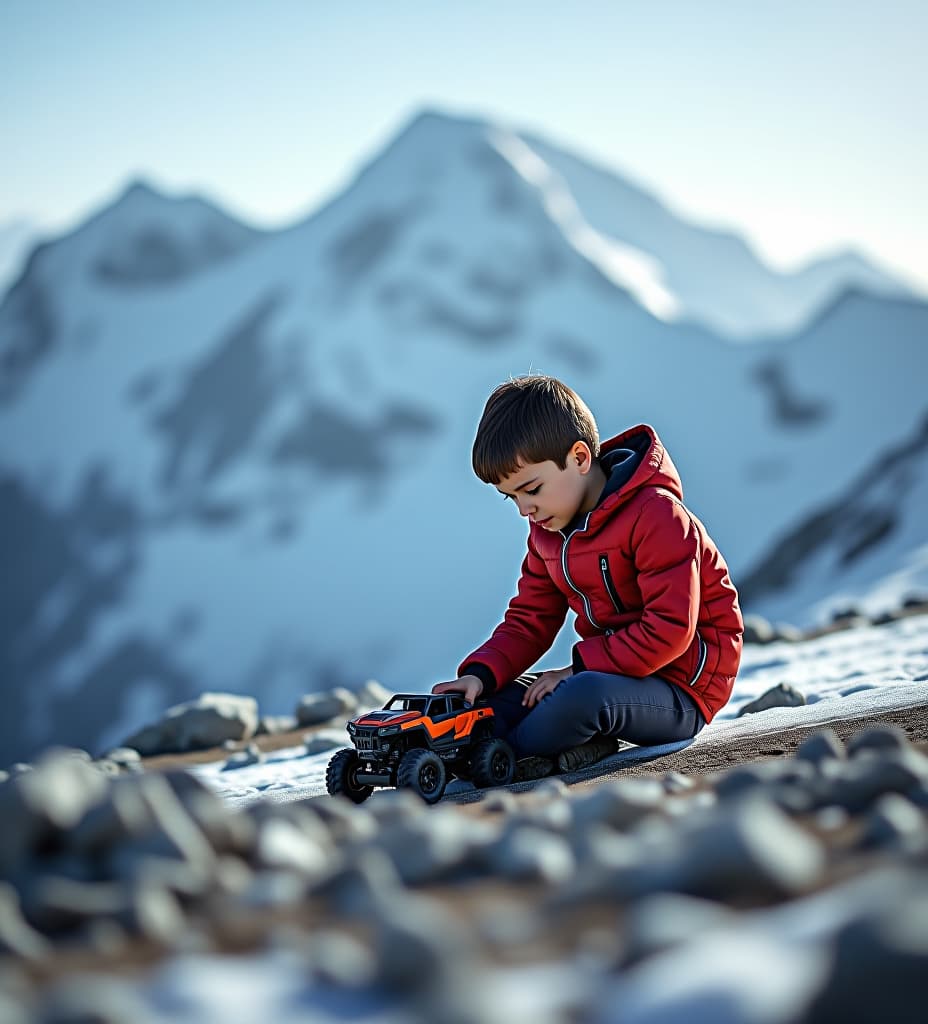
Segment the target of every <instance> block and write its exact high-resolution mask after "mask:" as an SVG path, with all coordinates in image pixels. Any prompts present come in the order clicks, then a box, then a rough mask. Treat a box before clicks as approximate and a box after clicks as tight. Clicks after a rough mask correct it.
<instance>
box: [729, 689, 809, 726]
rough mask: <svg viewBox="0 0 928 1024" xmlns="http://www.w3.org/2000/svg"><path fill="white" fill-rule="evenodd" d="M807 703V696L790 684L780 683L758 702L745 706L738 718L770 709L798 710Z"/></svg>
mask: <svg viewBox="0 0 928 1024" xmlns="http://www.w3.org/2000/svg"><path fill="white" fill-rule="evenodd" d="M805 703H806V698H805V694H803V693H800V692H799V690H797V689H796V687H795V686H790V684H789V683H780V684H779V685H777V686H771V687H770V689H769V690H767V691H766V692H765V693H762V694H761V695H760V696H759V697H758V698H757V699H756V700H752V701H750V702H749V703H748V704H745V705H744V707H743V708H742V709H741V710H740V711H739V712H738V717H739V718H741V717H742V716H744V715H753V714H755V713H756V712H758V711H766V710H767V709H768V708H798V707H801V706H802V705H803V704H805Z"/></svg>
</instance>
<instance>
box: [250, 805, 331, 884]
mask: <svg viewBox="0 0 928 1024" xmlns="http://www.w3.org/2000/svg"><path fill="white" fill-rule="evenodd" d="M323 835H324V837H325V841H323V842H319V841H318V838H319V837H318V836H317V837H313V836H310V835H308V834H307V832H306V831H305V830H303V829H301V828H300V827H299V825H298V824H297V823H295V822H293V821H287V820H286V818H283V817H275V818H270V819H268V820H266V821H263V822H262V823H261V824H260V825H259V827H258V837H257V842H256V845H255V852H254V863H255V866H256V867H258V868H259V869H261V868H270V869H273V870H281V869H283V870H287V871H292V872H297V873H299V874H300V875H302V876H304V877H305V878H313V879H315V878H321V877H322V876H323V874H325V872H326V870H327V868H328V866H329V864H330V863H331V859H332V849H331V846H330V845H329V843H328V842H327V840H328V834H327V833H325V832H323Z"/></svg>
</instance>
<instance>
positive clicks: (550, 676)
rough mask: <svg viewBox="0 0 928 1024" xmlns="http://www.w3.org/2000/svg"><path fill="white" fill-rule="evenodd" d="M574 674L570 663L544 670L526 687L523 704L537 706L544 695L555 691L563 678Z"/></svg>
mask: <svg viewBox="0 0 928 1024" xmlns="http://www.w3.org/2000/svg"><path fill="white" fill-rule="evenodd" d="M573 674H574V670H573V668H572V667H571V666H570V665H568V666H567V668H553V669H551V670H550V671H549V672H542V673H541V674H540V675H539V676H538V678H537V679H536V680H535V681H534V682H533V683H530V684H529V685H528V687H526V690H525V696H524V697H523V698H522V703H523V705H524V706H525V707H527V708H533V707H535V705H536V704H537V703H538V702H539V701H540V700H541V699H542V698H543V697H547V696H548V694H549V693H553V692H554V690H555V689H556V688H557V685H558V683H560V681H561V680H562V679H566V678H567V677H568V676H572V675H573Z"/></svg>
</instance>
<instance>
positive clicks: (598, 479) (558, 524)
mask: <svg viewBox="0 0 928 1024" xmlns="http://www.w3.org/2000/svg"><path fill="white" fill-rule="evenodd" d="M605 482H606V476H605V473H604V472H603V470H602V468H601V467H600V465H599V463H598V462H596V461H595V460H594V459H593V457H592V454H591V452H590V449H589V446H588V445H587V444H586V443H585V442H583V441H578V442H577V443H576V444H575V445H574V446H573V448H571V450H570V453H569V454H568V456H567V465H566V466H565V467H564V469H561V467H560V466H558V464H557V463H556V462H553V461H551V460H548V461H547V462H528V463H524V464H520V466H519V468H518V469H516V471H515V472H514V473H510V474H509V475H508V476H506V477H503V479H502V480H500V482H499V483H498V484H497V485H496V489H497V490H498V491H499V492H500V494H503V495H505V496H506V497H507V498H511V499H512V500H513V501H514V502H515V503H516V507H517V508H518V510H519V515H522V516H526V518H528V519H530V520H531V521H532V522H533V523H537V524H538V525H539V526H541V527H542V528H543V529H545V530H563V529H564V527H565V526H567V524H568V523H569V522H570V521H571V520H572V519H573V518H574V516H576V515H577V514H578V513H581V512H584V513H585V512H589V511H590V509H592V508H593V507H594V506H595V505H596V501H597V499H598V498H599V495H600V494H601V493H602V489H603V485H604V484H605Z"/></svg>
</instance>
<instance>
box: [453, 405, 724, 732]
mask: <svg viewBox="0 0 928 1024" xmlns="http://www.w3.org/2000/svg"><path fill="white" fill-rule="evenodd" d="M618 449H630V450H631V452H630V453H626V454H627V456H628V457H627V458H625V460H624V463H623V466H625V467H628V468H626V469H625V470H624V471H625V472H626V473H628V474H630V475H628V478H627V479H624V480H623V481H622V482H621V483H620V484H619V486H618V489H617V490H613V491H612V492H611V493H610V487H609V485H608V484H607V487H606V490H605V492H604V493H605V495H606V496H605V497H604V498H602V499H601V501H600V503H599V504H598V505H597V506H596V508H594V509H593V510H592V511H591V512H590V513H589V514H588V515H587V517H586V519H585V520H584V521H582V522H581V523H580V525H579V526H578V527H577V528H576V529H575V530H574V531H573V532H572V533H569V534H568V535H567V537H566V539H565V536H564V534H563V533H559V532H554V531H547V530H544V529H542V528H541V527H538V526H536V525H535V524H531V525H530V528H529V536H528V553H527V554H526V556H525V561H524V562H523V563H522V575H521V578H520V580H519V587H518V592H517V593H516V596H515V597H514V598H513V599H512V601H511V602H510V604H509V608H508V610H507V611H506V615H505V617H504V619H503V621H502V622H501V623H500V625H499V626H497V627H496V629H495V630H494V631H493V635H492V636H491V637H490V639H489V640H488V641H487V642H486V643H485V644H484V645H483V646H482V647H480V648H478V649H477V650H476V651H474V652H472V653H471V654H469V655H468V656H467V657H466V658H465V659H464V660H463V661H462V663H461V666H460V668H459V669H458V672H459V674H462V673H463V672H464V671H471V670H472V669H473V666H474V664H475V663H476V665H477V666H483V667H485V669H487V670H489V672H490V673H491V674H492V677H493V679H494V680H495V682H496V685H497V687H500V686H504V685H505V684H506V683H508V682H510V681H511V680H513V679H515V678H516V677H517V676H519V675H521V674H522V673H523V672H525V671H527V670H528V669H529V668H530V667H531V666H532V665H534V664H535V662H536V661H537V660H538V659H539V658H540V657H542V656H543V655H544V654H545V653H546V652H547V651H548V649H549V648H550V647H551V645H552V643H553V642H554V639H555V637H556V636H557V633H558V631H559V629H560V628H561V626H562V625H563V623H564V619H565V617H566V615H567V611H568V609H571V610H572V611H574V612H575V613H576V616H577V619H576V623H575V626H576V630H577V633H578V634H579V635H580V637H581V638H582V639H581V640H580V641H579V642H578V643H577V644H576V645H575V647H574V657H573V664H574V670H575V671H582V670H583V669H591V670H593V671H596V672H613V673H617V674H621V675H627V676H632V677H634V678H643V677H644V676H650V675H656V676H659V677H660V678H662V679H666V680H667V681H668V682H670V683H674V684H676V685H677V686H680V687H681V688H682V689H684V690H685V691H686V692H687V693H688V694H689V695H690V696H691V697H692V698H693V700H694V701H695V702H696V704H697V705H698V706H699V708H700V710H701V711H702V713H703V716H704V717H705V719H706V721H707V722H709V721H711V720H712V718H713V717H714V716H715V714H716V712H717V711H718V710H719V709H720V708H721V707H723V706H724V705H725V703H726V702H727V700H728V698H729V697H730V696H731V691H732V686H733V685H734V681H735V675H736V674H737V671H738V665H739V662H740V660H741V643H742V633H743V630H744V623H743V621H742V618H741V611H740V609H739V607H738V594H737V592H736V590H735V587H734V585H733V584H732V582H731V578H730V577H729V574H728V566H727V565H726V564H725V560H724V559H723V558H722V556H721V554H720V553H719V550H718V548H716V546H715V544H714V543H713V542H712V540H711V539H710V537H709V535H708V534H707V533H706V529H705V527H704V526H703V525H702V523H701V522H700V521H699V520H698V519H697V518H696V516H694V515H693V513H692V512H690V511H689V510H688V509H687V508H686V506H685V505H684V504H683V501H682V498H683V487H682V484H681V483H680V477H679V475H678V474H677V471H676V468H675V467H674V465H673V462H672V461H671V459H670V456H669V455H668V454H667V452H666V451H665V449H664V446H663V445H662V444H661V442H660V439H659V438H658V436H657V434H656V433H655V431H654V430H653V429H652V428H651V427H649V426H647V425H642V426H638V427H633V428H632V429H631V430H627V431H625V433H623V434H620V435H619V436H618V437H614V438H612V439H611V440H609V441H607V442H605V443H604V444H603V445H602V448H601V451H600V460H601V461H602V462H603V465H604V467H605V468H607V476H608V466H609V461H610V460H609V458H608V456H609V453H610V452H616V451H617V450H618ZM632 453H633V455H632ZM479 674H480V675H481V676H483V677H484V678H486V673H485V672H480V673H479Z"/></svg>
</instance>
